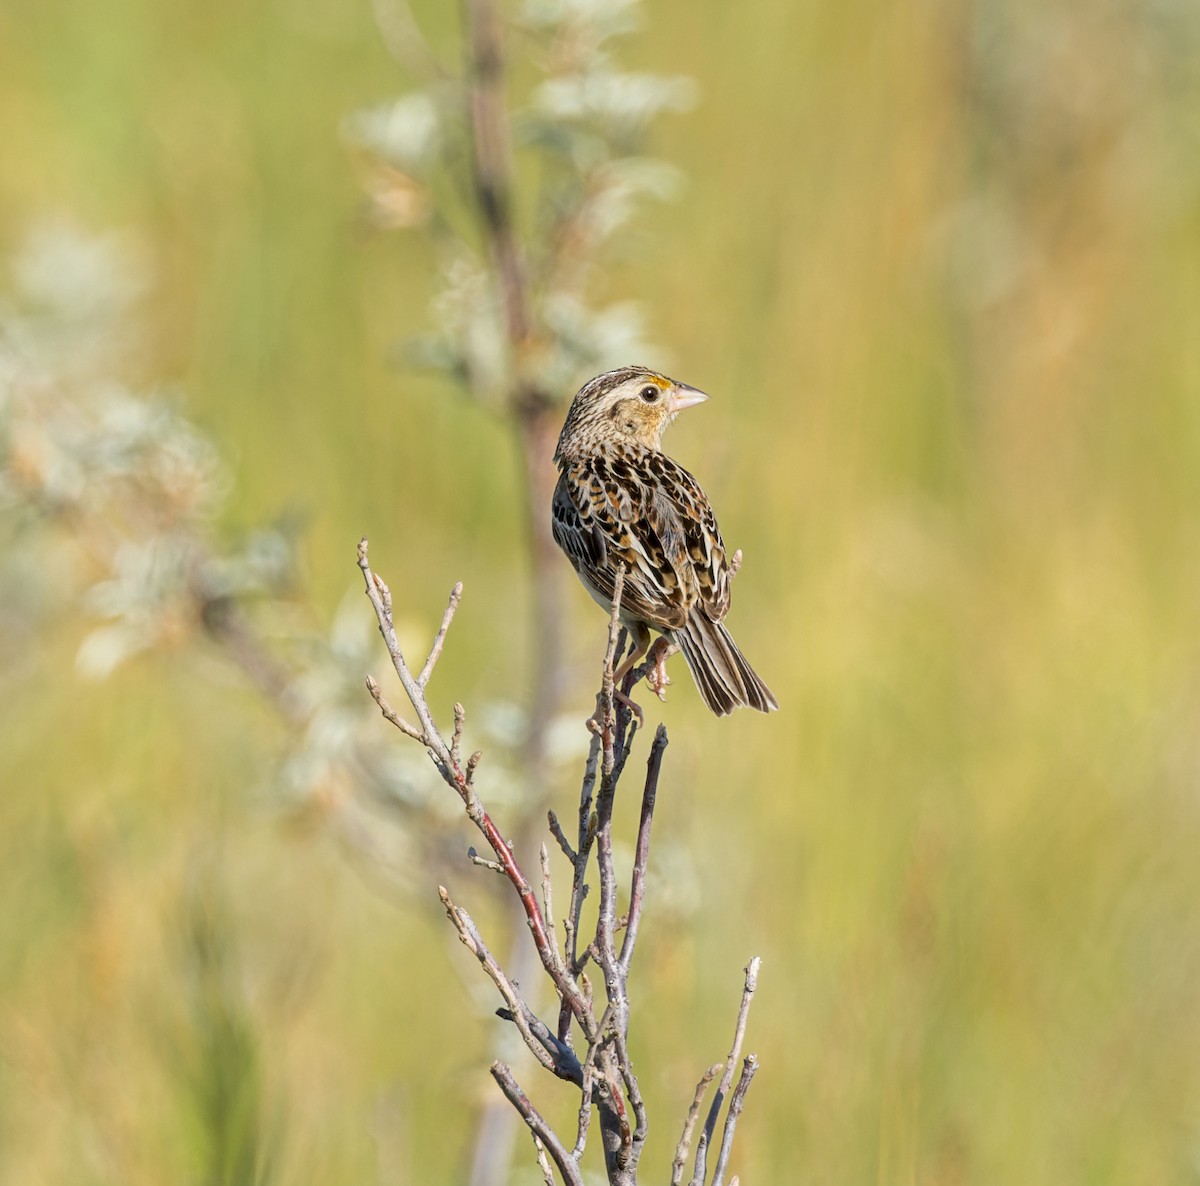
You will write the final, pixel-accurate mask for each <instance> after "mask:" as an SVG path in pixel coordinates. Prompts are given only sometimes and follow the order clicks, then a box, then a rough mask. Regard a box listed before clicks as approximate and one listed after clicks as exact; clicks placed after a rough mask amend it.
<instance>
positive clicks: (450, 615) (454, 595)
mask: <svg viewBox="0 0 1200 1186" xmlns="http://www.w3.org/2000/svg"><path fill="white" fill-rule="evenodd" d="M462 591H463V585H462V581H459V582H458V584H456V585H455V586H454V588H453V589H451V590H450V602H449V604H448V605H447V606H446V612H445V613H444V614H442V624H441V626H439V627H438V632H437V635H436V636H435V638H434V640H433V646H431V647H430V648H429V658H428V659H426V660H425V666H424V667H422V668H421V674H420V675H418V676H417V684H418V686H420V687H422V688H423V687H424V686H425V685H426V684H427V683H429V677H430V676H431V675H432V674H433V668H434V665H435V664H436V663H437V661H438V659H440V658H441V655H442V646H443V644H444V643H445V641H446V631H447V630H449V629H450V623H451V622H452V621H453V620H454V614H455V612H456V611H457V610H458V603H459V602H460V601H461V600H462Z"/></svg>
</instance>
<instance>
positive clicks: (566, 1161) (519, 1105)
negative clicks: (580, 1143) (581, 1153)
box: [492, 1062, 583, 1186]
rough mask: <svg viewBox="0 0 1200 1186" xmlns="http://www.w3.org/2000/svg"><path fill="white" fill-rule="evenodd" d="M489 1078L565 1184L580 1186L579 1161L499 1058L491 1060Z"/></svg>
mask: <svg viewBox="0 0 1200 1186" xmlns="http://www.w3.org/2000/svg"><path fill="white" fill-rule="evenodd" d="M492 1078H493V1079H495V1080H496V1082H497V1083H498V1084H499V1085H500V1090H501V1091H502V1092H504V1094H505V1096H506V1097H507V1098H508V1101H509V1103H511V1104H512V1106H513V1107H514V1108H516V1110H517V1111H518V1112H519V1113H520V1114H521V1117H522V1118H523V1119H524V1121H525V1123H526V1124H527V1125H529V1128H530V1131H531V1132H532V1133H533V1135H534V1136H535V1137H537V1139H538V1140H539V1141H541V1142H542V1145H543V1146H544V1147H545V1149H546V1151H547V1152H548V1153H549V1154H550V1156H551V1157H552V1158H553V1159H554V1164H555V1165H556V1166H558V1172H559V1173H560V1174H562V1176H563V1180H564V1181H565V1182H566V1183H567V1186H583V1172H582V1171H581V1170H580V1168H579V1163H578V1162H577V1161H576V1160H575V1159H574V1158H573V1157H572V1156H571V1154H570V1153H568V1152H567V1149H566V1147H565V1146H564V1145H563V1143H562V1142H561V1141H560V1140H559V1139H558V1137H557V1136H556V1135H555V1133H554V1130H553V1129H552V1128H551V1127H550V1126H549V1125H548V1124H547V1123H546V1121H545V1120H544V1119H543V1118H542V1115H541V1113H540V1112H539V1111H538V1110H537V1109H536V1108H535V1107H534V1106H533V1104H531V1103H530V1102H529V1097H528V1096H527V1095H526V1094H525V1093H524V1092H523V1091H522V1090H521V1088H520V1086H519V1085H518V1083H517V1081H516V1079H515V1078H514V1077H513V1073H512V1071H511V1070H510V1069H509V1067H508V1066H507V1065H506V1064H505V1063H502V1062H494V1063H492Z"/></svg>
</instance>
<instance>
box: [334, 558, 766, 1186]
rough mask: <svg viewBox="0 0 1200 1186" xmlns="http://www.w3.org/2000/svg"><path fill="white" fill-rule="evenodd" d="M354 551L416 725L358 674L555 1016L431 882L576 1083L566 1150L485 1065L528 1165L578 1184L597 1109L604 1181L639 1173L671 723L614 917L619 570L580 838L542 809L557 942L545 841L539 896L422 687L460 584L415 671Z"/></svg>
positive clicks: (628, 726) (749, 976)
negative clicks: (638, 1047) (512, 912)
mask: <svg viewBox="0 0 1200 1186" xmlns="http://www.w3.org/2000/svg"><path fill="white" fill-rule="evenodd" d="M358 563H359V567H360V569H361V571H362V574H363V580H364V583H365V586H366V591H367V595H368V597H369V598H370V600H371V605H372V607H373V608H374V610H375V615H376V619H377V621H378V624H379V630H380V633H381V635H382V637H383V639H384V643H385V645H386V646H387V650H388V654H389V655H390V657H391V660H392V665H393V667H394V669H395V671H396V674H397V676H398V678H399V680H400V683H401V685H402V687H403V688H404V691H405V694H406V695H407V697H408V699H409V702H410V704H411V706H412V711H413V713H414V714H415V716H416V720H417V724H415V725H414V724H412V723H411V722H409V721H408V720H405V719H404V718H403V717H401V716H400V715H399V714H398V713H397V712H396V711H395V710H394V709H393V708H392V707H391V705H390V704H388V702H387V699H386V698H385V697H384V695H383V692H382V690H381V689H380V687H379V685H378V683H376V681H375V680H373V679H370V678H368V680H367V686H368V688H369V689H370V692H371V695H372V697H373V698H374V699H375V701H376V703H377V705H378V706H379V709H380V711H381V713H382V714H383V716H384V718H385V719H386V720H388V721H389V722H390V723H391V724H392V725H394V726H395V727H396V728H397V729H398V730H399V731H400V732H401V733H403V734H404V735H405V736H407V737H410V738H413V739H415V740H417V741H419V742H420V744H421V745H423V746H424V747H425V749H426V750H427V752H428V753H429V756H430V759H431V760H432V762H433V764H434V766H435V767H436V768H437V770H438V772H439V774H440V775H441V777H442V779H443V780H444V781H445V782H446V783H447V785H449V786H450V787H451V788H452V789H453V790H454V792H455V793H456V794H457V795H458V796H459V798H460V799H461V801H462V803H463V806H464V808H465V811H466V815H467V817H468V819H470V821H471V822H472V824H474V826H475V827H476V828H477V829H478V830H479V832H480V833H481V834H482V835H483V836H484V837H485V839H486V840H487V842H488V845H489V847H490V849H491V851H492V854H493V855H494V857H495V859H494V860H492V859H487V858H484V857H481V856H479V854H478V853H476V852H475V850H474V849H473V848H471V849H469V850H468V856H469V858H470V860H471V861H472V863H473V864H475V865H476V866H481V867H483V868H486V869H488V870H491V871H494V872H497V873H499V874H500V875H501V876H503V877H504V878H505V879H506V880H507V881H508V882H509V884H511V886H512V888H513V890H514V892H515V894H516V898H517V900H518V902H519V903H520V909H521V916H522V918H523V919H524V920H525V923H526V926H527V929H528V931H529V934H530V937H531V938H532V940H533V946H534V949H535V950H536V952H537V956H538V959H539V960H540V962H541V964H542V967H543V969H544V971H545V972H546V974H547V976H548V978H549V979H550V982H551V983H552V984H553V986H554V990H555V992H556V994H557V995H558V997H559V1000H560V1012H559V1018H558V1025H557V1027H556V1028H555V1029H551V1027H550V1026H548V1025H547V1024H546V1023H545V1022H544V1021H543V1020H542V1018H541V1017H539V1016H538V1014H537V1012H536V1010H535V1009H534V1008H533V1007H532V1006H531V1005H530V1003H529V1000H528V999H527V998H526V996H525V993H524V990H523V988H522V987H521V984H520V982H519V980H518V978H517V977H515V976H513V975H512V974H510V973H509V972H507V971H506V970H505V969H504V968H503V966H502V965H501V964H500V962H499V961H498V960H497V959H496V958H495V956H494V955H493V954H492V952H491V950H490V949H489V947H488V945H487V944H486V942H485V941H484V939H483V937H482V936H481V934H480V932H479V929H478V927H477V926H476V925H475V922H474V921H473V919H472V918H471V916H470V915H469V914H468V913H467V912H466V911H465V910H464V909H462V907H460V906H458V905H456V904H455V903H454V902H453V900H452V899H451V898H450V895H449V893H448V892H447V891H446V890H445V889H444V888H439V896H440V897H441V901H442V905H443V906H444V908H445V910H446V914H447V917H448V918H449V919H450V921H451V922H452V923H453V925H454V927H455V930H456V931H457V933H458V937H459V939H460V940H461V942H462V943H463V944H464V946H466V947H467V948H468V950H470V951H471V953H472V954H473V955H474V956H475V958H476V959H477V960H478V961H479V964H480V966H481V967H482V968H483V970H484V972H485V973H486V975H487V976H488V978H489V979H490V980H491V981H492V983H493V984H494V985H495V986H496V989H497V991H498V992H499V994H500V997H501V999H502V1000H503V1002H504V1006H503V1008H501V1009H498V1010H497V1014H498V1016H500V1017H501V1018H503V1019H504V1020H506V1021H510V1022H512V1023H513V1024H514V1025H515V1026H516V1028H517V1031H518V1033H519V1034H520V1035H521V1038H522V1040H523V1042H524V1043H525V1045H526V1047H527V1048H528V1049H529V1050H530V1052H531V1053H532V1054H533V1056H534V1058H535V1059H536V1060H537V1061H538V1063H539V1064H540V1065H541V1066H542V1067H544V1068H545V1069H547V1070H549V1071H551V1072H552V1073H553V1074H554V1075H555V1076H557V1077H558V1078H559V1079H563V1080H566V1081H568V1082H571V1083H573V1084H574V1085H575V1086H576V1087H577V1088H578V1089H579V1091H580V1105H579V1111H578V1118H577V1123H576V1139H575V1146H574V1148H573V1149H571V1150H570V1151H568V1150H567V1148H566V1146H565V1144H564V1143H563V1142H562V1141H561V1140H560V1139H559V1137H558V1136H557V1135H556V1134H555V1133H554V1132H553V1131H552V1129H551V1128H550V1126H549V1125H548V1124H547V1122H546V1121H545V1119H544V1118H543V1117H542V1115H541V1113H539V1112H538V1111H537V1109H536V1108H535V1107H534V1106H533V1104H532V1103H531V1102H530V1100H529V1097H528V1096H527V1095H526V1094H525V1092H524V1091H523V1090H522V1089H521V1087H520V1086H519V1085H518V1084H517V1081H516V1078H515V1076H514V1075H513V1073H512V1071H511V1069H510V1068H509V1067H508V1066H507V1065H506V1064H504V1063H501V1062H497V1063H494V1064H493V1066H492V1074H493V1077H494V1078H495V1079H496V1082H497V1083H498V1084H499V1085H500V1087H501V1090H502V1091H503V1093H504V1095H505V1098H506V1099H507V1100H508V1101H509V1103H510V1104H511V1105H512V1106H513V1108H514V1109H515V1110H516V1112H517V1113H518V1114H519V1115H520V1116H521V1117H522V1118H523V1119H524V1120H525V1122H526V1124H527V1125H528V1126H529V1128H530V1130H531V1131H532V1133H533V1137H534V1141H535V1148H536V1152H537V1159H538V1164H539V1166H540V1167H541V1168H542V1171H543V1176H544V1178H545V1180H547V1181H552V1180H553V1169H552V1168H551V1164H550V1163H551V1162H553V1165H554V1167H556V1168H557V1171H558V1173H559V1174H560V1175H561V1176H562V1178H563V1180H564V1182H566V1183H568V1184H571V1183H576V1182H579V1183H582V1181H583V1179H582V1172H581V1169H580V1164H581V1160H582V1157H583V1154H584V1150H585V1146H586V1144H587V1138H588V1133H589V1131H590V1129H591V1124H592V1118H593V1115H595V1116H597V1117H598V1124H599V1129H600V1139H601V1144H602V1146H603V1151H604V1160H605V1167H606V1170H607V1173H608V1180H609V1182H610V1183H611V1184H612V1186H636V1184H637V1173H638V1162H639V1159H640V1157H641V1153H642V1147H643V1145H644V1143H645V1140H646V1135H647V1132H648V1131H649V1118H648V1115H647V1110H646V1105H645V1102H644V1100H643V1098H642V1094H641V1089H640V1087H639V1084H638V1080H637V1076H636V1074H635V1073H634V1069H633V1062H632V1059H631V1056H630V1051H629V1028H630V1018H631V1012H632V1009H631V1002H630V997H629V973H630V967H631V964H632V961H633V957H634V953H635V950H636V946H637V939H638V934H639V928H640V924H641V920H642V916H643V912H644V907H645V901H646V883H647V869H648V866H649V858H650V835H651V825H652V823H653V818H654V809H655V805H656V802H657V793H658V781H659V777H660V774H661V770H662V761H663V755H664V753H665V750H666V747H667V733H666V730H665V729H664V728H663V727H662V726H661V725H660V726H659V727H658V729H657V730H656V732H655V737H654V741H653V743H652V745H651V748H650V754H649V756H648V758H647V762H646V777H645V782H644V785H643V789H642V797H641V811H640V814H639V821H638V832H637V840H636V844H635V847H634V862H633V871H632V875H631V879H630V883H629V908H628V911H627V912H626V913H625V914H624V915H623V916H618V913H617V911H618V891H619V886H618V879H617V873H616V863H615V860H614V855H613V847H614V846H613V836H612V828H613V804H614V801H615V797H616V791H617V784H618V782H619V780H620V778H621V775H622V772H623V771H624V769H625V765H626V762H627V759H628V758H629V755H630V752H631V749H632V745H633V742H634V739H635V737H636V735H637V733H638V731H639V721H638V719H636V717H637V714H636V709H634V708H633V706H632V702H631V701H630V700H629V693H630V691H631V690H632V688H633V686H634V682H635V681H636V680H639V679H641V677H642V675H643V674H644V673H645V670H646V667H645V665H643V666H642V667H640V668H638V669H635V670H634V671H632V672H630V673H629V674H628V675H627V676H626V677H625V680H624V681H623V682H622V686H621V687H620V688H618V687H616V684H615V677H614V671H615V670H616V667H617V660H618V657H619V656H620V654H621V653H622V652H623V650H624V648H625V645H626V642H627V637H626V632H625V631H624V630H623V629H622V628H621V625H620V598H621V593H622V591H623V586H624V574H623V573H620V574H618V579H617V581H616V590H615V596H614V599H613V606H612V615H611V618H610V628H609V636H608V645H607V648H606V651H605V658H604V669H603V675H602V679H601V691H600V695H599V696H598V697H597V710H596V714H595V716H594V717H593V718H592V719H591V720H589V721H588V727H589V728H590V729H591V731H592V743H591V747H590V750H589V754H588V759H587V762H586V764H585V767H584V773H583V779H582V783H581V787H580V802H579V831H578V839H577V846H573V845H572V844H571V843H570V841H569V840H568V839H567V837H566V835H565V833H564V832H563V829H562V827H561V825H560V824H559V823H558V819H557V817H556V816H555V814H554V813H553V812H550V813H549V817H548V818H549V824H550V831H551V834H552V835H553V836H554V838H555V840H556V841H557V843H558V847H559V848H560V849H561V851H562V852H563V854H564V855H565V856H566V857H567V859H568V861H569V862H570V866H571V894H570V899H569V903H568V906H567V911H566V914H565V916H564V918H563V942H562V944H561V945H560V943H559V936H558V934H557V927H556V923H555V916H554V905H553V903H554V893H553V875H552V868H551V861H550V850H549V848H548V846H547V845H546V844H545V843H542V844H540V846H539V849H538V857H539V863H540V867H541V887H540V888H541V898H540V902H539V899H538V897H537V895H536V894H535V892H534V889H533V887H532V886H531V884H530V882H529V879H528V878H527V877H526V876H525V874H524V873H523V872H522V870H521V866H520V864H519V862H518V860H517V857H516V855H515V851H514V846H513V845H512V844H511V843H510V842H509V841H508V840H507V839H506V838H505V837H504V835H503V834H502V833H501V831H500V829H499V828H498V826H497V825H496V823H495V822H494V821H493V819H492V817H491V815H490V814H489V813H488V811H487V810H486V808H485V807H484V805H483V802H482V801H481V799H480V798H479V795H478V794H477V793H476V791H475V789H474V786H473V782H472V779H473V776H474V774H475V771H476V769H477V768H478V765H479V758H480V756H479V754H473V755H472V757H471V758H470V759H469V761H468V762H467V764H466V768H465V769H464V767H463V763H462V761H461V746H462V740H463V734H464V731H465V727H466V711H465V709H464V708H463V707H462V705H461V704H456V705H455V706H454V728H453V734H452V736H451V738H450V740H449V741H447V740H446V737H445V735H444V734H443V733H442V732H441V731H440V729H439V727H438V725H437V723H436V721H435V720H434V718H433V714H432V712H431V710H430V707H429V703H428V700H427V699H426V695H425V689H426V686H427V684H428V682H429V680H430V679H431V677H432V675H433V673H434V670H435V667H436V664H437V661H438V659H439V657H440V655H441V653H442V648H443V645H444V643H445V640H446V636H447V633H448V631H449V628H450V625H451V623H452V621H453V618H454V614H455V611H456V609H457V607H458V604H459V600H460V598H461V595H462V586H461V585H457V586H455V589H454V591H453V593H452V594H451V597H450V601H449V604H448V605H447V608H446V611H445V613H444V614H443V616H442V622H441V626H440V628H439V630H438V632H437V635H436V637H435V639H434V642H433V646H432V647H431V649H430V654H429V658H428V659H427V660H426V662H425V664H424V666H423V667H422V669H421V671H420V673H419V674H417V675H416V676H414V675H413V673H412V670H411V668H409V666H408V664H407V661H406V660H405V658H404V655H403V654H402V652H401V650H400V646H399V643H398V641H397V639H396V633H395V628H394V623H393V618H392V602H391V593H390V591H389V589H388V587H387V584H386V583H385V582H384V581H383V579H382V578H381V577H379V576H378V575H377V574H375V573H374V572H372V571H371V567H370V564H369V563H368V559H367V541H366V540H365V539H364V540H362V541H361V542H360V544H359V550H358ZM593 853H594V854H595V869H596V874H597V878H598V881H599V897H600V901H599V905H598V911H597V919H596V927H595V932H594V935H593V937H592V938H591V939H590V940H588V941H586V942H585V941H584V935H583V931H582V910H583V903H584V900H585V898H586V896H587V890H588V870H589V868H590V866H591V860H592V855H593ZM622 927H624V930H625V934H624V936H623V938H622V941H621V945H620V951H619V952H618V950H617V932H618V931H619V930H620V929H621V928H622ZM589 962H594V963H595V964H596V965H597V966H598V968H599V972H600V975H601V979H602V988H603V998H602V999H603V1010H602V1011H601V1012H600V1013H599V1015H597V1011H598V1009H599V1006H600V1002H601V998H600V995H599V989H597V990H596V992H595V993H593V989H592V986H591V983H590V982H589V980H588V977H587V975H586V972H585V968H586V966H587V964H588V963H589ZM758 964H759V961H758V959H757V958H755V959H753V960H751V962H750V964H749V966H748V967H747V968H746V985H745V990H744V992H743V995H742V1005H741V1009H740V1010H739V1013H738V1020H737V1025H736V1028H735V1034H734V1043H733V1047H732V1049H731V1051H730V1054H729V1058H728V1059H727V1061H726V1063H725V1064H723V1066H724V1071H725V1073H724V1076H723V1077H722V1081H721V1084H720V1087H719V1089H718V1091H717V1094H716V1098H715V1100H714V1102H713V1106H712V1108H711V1109H710V1112H709V1115H708V1119H707V1123H706V1124H705V1127H704V1132H703V1133H702V1135H701V1138H700V1141H699V1144H698V1149H697V1170H696V1176H695V1177H694V1178H693V1183H694V1184H695V1186H703V1182H704V1176H705V1169H704V1165H705V1157H706V1151H707V1148H708V1145H709V1143H710V1142H711V1140H712V1136H713V1131H714V1129H715V1125H716V1122H717V1119H718V1116H719V1113H720V1108H721V1104H722V1102H723V1100H724V1099H725V1097H726V1096H728V1093H729V1088H730V1085H731V1084H732V1077H733V1069H734V1065H735V1063H736V1061H737V1058H738V1056H739V1053H740V1050H741V1045H742V1039H743V1036H744V1034H745V1027H746V1019H747V1015H748V1010H749V1005H750V998H751V996H752V995H753V992H754V986H755V981H756V976H757V971H758ZM573 1031H577V1033H578V1034H579V1035H581V1036H582V1040H583V1045H582V1046H581V1047H578V1049H583V1050H585V1053H584V1054H583V1056H582V1058H581V1057H580V1056H579V1055H578V1054H577V1053H576V1050H577V1047H576V1045H575V1038H574V1034H573ZM721 1066H722V1064H718V1066H717V1067H714V1068H713V1069H712V1070H711V1071H710V1072H709V1073H708V1074H707V1075H706V1076H705V1078H704V1079H703V1080H702V1081H701V1084H700V1086H699V1087H698V1089H697V1093H696V1098H695V1100H694V1101H693V1103H692V1107H691V1109H690V1111H689V1113H688V1120H687V1124H686V1126H685V1129H684V1135H683V1139H682V1140H681V1141H680V1144H679V1146H678V1148H677V1150H676V1159H675V1166H674V1174H673V1178H672V1181H673V1183H674V1184H675V1186H678V1182H679V1181H680V1174H681V1173H682V1166H683V1162H684V1159H685V1158H686V1156H687V1148H688V1144H689V1142H690V1139H691V1132H692V1129H693V1128H694V1126H695V1123H696V1120H697V1117H698V1114H699V1109H700V1103H701V1100H702V1098H703V1094H704V1091H705V1089H706V1088H707V1086H708V1084H709V1082H711V1080H712V1078H713V1077H714V1076H715V1075H716V1073H717V1072H718V1071H719V1070H720V1069H721ZM756 1066H757V1063H756V1061H755V1060H754V1058H753V1056H751V1057H750V1058H748V1059H747V1060H746V1062H745V1064H744V1066H743V1070H742V1076H741V1078H740V1079H739V1081H738V1085H737V1088H736V1090H735V1091H734V1093H733V1096H732V1098H731V1100H730V1108H729V1112H728V1115H727V1118H726V1122H725V1128H724V1130H723V1139H722V1143H721V1150H720V1154H719V1157H718V1162H717V1171H716V1176H715V1178H714V1186H721V1183H723V1181H724V1173H725V1168H726V1165H727V1163H728V1158H729V1151H730V1147H731V1144H732V1140H733V1133H734V1129H735V1127H736V1122H737V1117H738V1115H739V1114H740V1112H741V1108H742V1101H743V1099H744V1097H745V1093H746V1089H747V1088H748V1086H749V1083H750V1080H751V1079H752V1078H753V1075H754V1070H755V1068H756Z"/></svg>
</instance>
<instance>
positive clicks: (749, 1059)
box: [712, 1054, 758, 1186]
mask: <svg viewBox="0 0 1200 1186" xmlns="http://www.w3.org/2000/svg"><path fill="white" fill-rule="evenodd" d="M757 1070H758V1056H757V1055H754V1054H747V1055H746V1057H745V1059H744V1060H743V1062H742V1073H741V1075H740V1076H738V1081H737V1086H736V1087H735V1088H734V1089H733V1095H731V1096H730V1097H729V1112H728V1113H727V1114H726V1116H725V1131H724V1132H723V1133H722V1134H721V1151H720V1153H719V1154H718V1155H717V1168H716V1169H715V1170H714V1171H713V1180H712V1186H723V1183H724V1181H725V1168H726V1166H727V1165H728V1164H729V1151H730V1149H731V1148H732V1147H733V1130H734V1129H735V1128H736V1127H737V1122H738V1117H739V1116H740V1115H741V1114H742V1107H743V1106H744V1105H745V1102H746V1092H747V1091H749V1090H750V1081H751V1080H752V1079H753V1078H754V1075H755V1072H756V1071H757ZM735 1181H736V1179H735Z"/></svg>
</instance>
